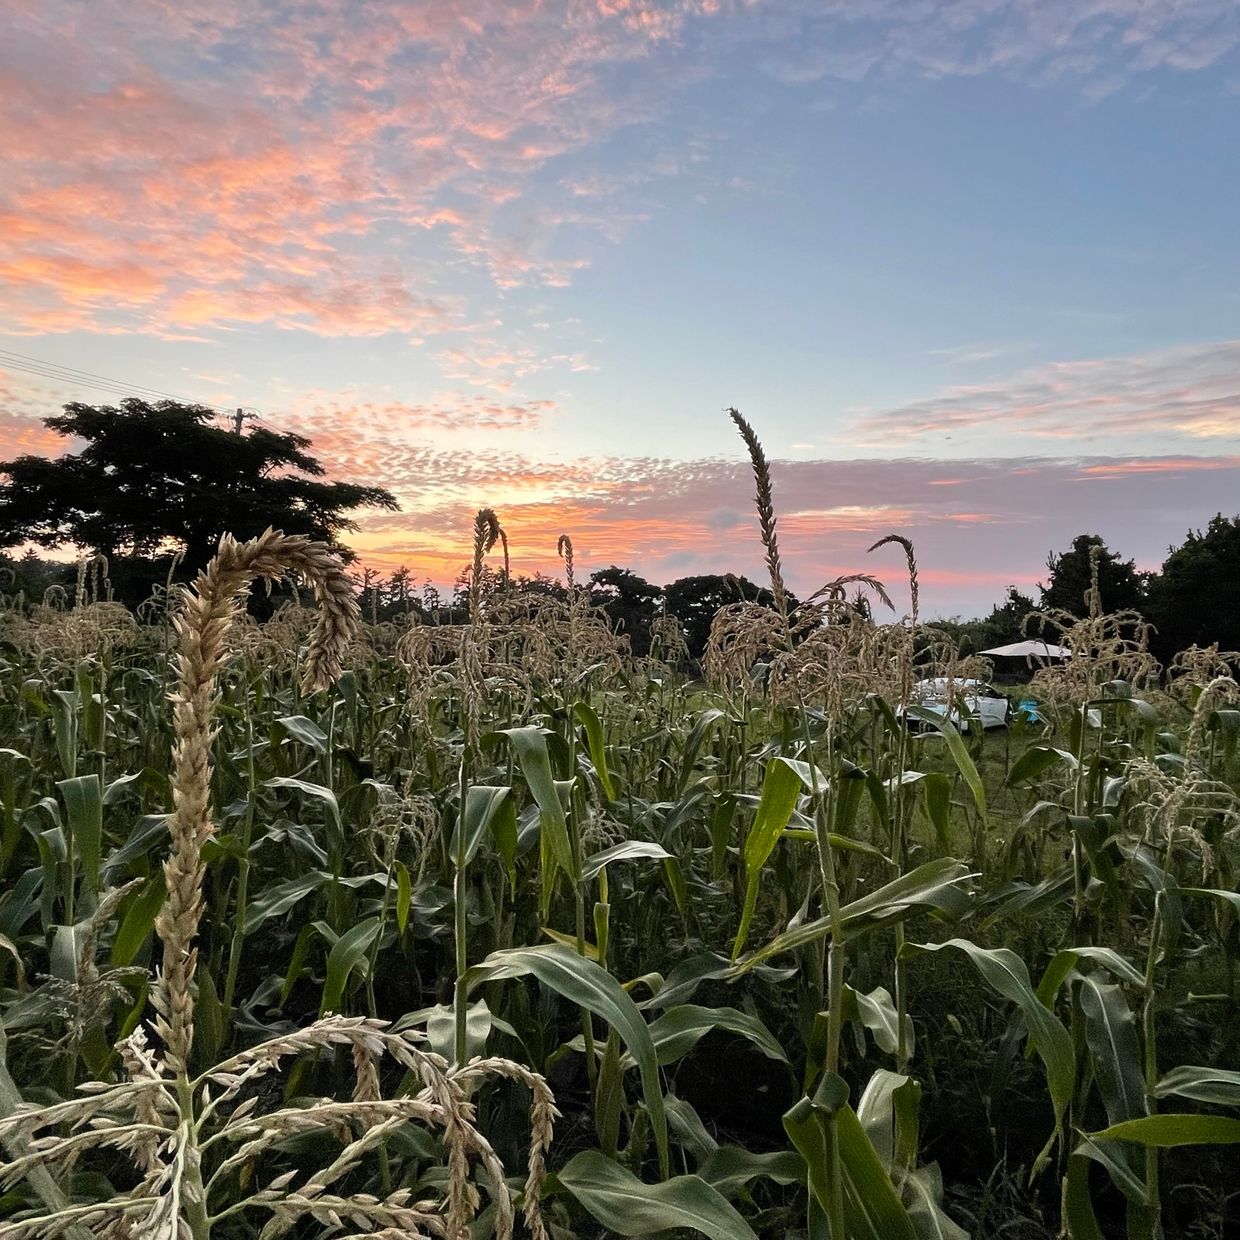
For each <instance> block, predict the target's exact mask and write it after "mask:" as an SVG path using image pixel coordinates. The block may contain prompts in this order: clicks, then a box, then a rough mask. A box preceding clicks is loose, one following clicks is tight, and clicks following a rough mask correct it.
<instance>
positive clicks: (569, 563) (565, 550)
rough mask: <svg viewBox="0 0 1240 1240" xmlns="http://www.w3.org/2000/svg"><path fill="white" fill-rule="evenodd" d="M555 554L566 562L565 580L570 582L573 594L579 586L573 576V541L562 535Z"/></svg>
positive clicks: (557, 542)
mask: <svg viewBox="0 0 1240 1240" xmlns="http://www.w3.org/2000/svg"><path fill="white" fill-rule="evenodd" d="M555 553H556V555H558V556H560V557H561V559H563V561H564V579H565V580H566V581H567V582H568V592H569V593H570V594H571V593H572V592H573V590H574V589H575V588H576V586H577V582H576V578H575V577H574V575H573V540H572V539H571V538H570V537H569V536H568V535H567V534H561V535H560V537H559V539H558V540H557V541H556V544H555Z"/></svg>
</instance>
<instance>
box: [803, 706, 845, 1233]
mask: <svg viewBox="0 0 1240 1240" xmlns="http://www.w3.org/2000/svg"><path fill="white" fill-rule="evenodd" d="M800 715H801V726H802V730H803V733H804V737H805V750H806V753H805V756H806V759H807V761H808V764H809V771H810V785H811V791H812V793H813V797H814V803H815V806H816V811H815V814H814V834H815V836H816V840H817V844H818V864H819V866H820V868H821V870H822V891H823V899H824V902H825V903H826V906H827V918H828V920H829V922H830V926H831V936H830V945H829V947H828V948H827V1055H826V1072H827V1075H828V1076H831V1075H835V1076H838V1075H839V1069H840V1041H841V1038H842V1035H843V1030H844V970H845V967H846V965H847V946H846V944H845V942H844V935H843V924H842V921H841V918H840V886H839V878H838V876H837V874H836V869H835V849H834V847H833V846H832V844H831V812H832V805H833V801H834V797H833V795H832V787H833V785H832V784H831V783H830V782H829V781H828V784H827V787H826V788H824V789H822V790H821V795H820V794H819V793H820V790H819V787H818V768H817V765H816V764H815V762H814V755H813V749H812V747H811V745H812V742H811V738H810V732H809V720H808V718H807V717H806V714H805V711H804V709H802V710H801V711H800ZM834 749H835V746H834V734H833V732H832V731H831V729H830V726H829V725H828V729H827V770H828V771H829V772H830V771H833V770H834V765H835V752H834ZM826 1138H827V1165H828V1169H829V1179H828V1183H829V1185H830V1197H829V1199H828V1202H827V1205H828V1210H827V1221H828V1224H829V1226H830V1229H831V1237H832V1240H837V1237H838V1238H840V1240H842V1238H843V1237H844V1235H845V1234H846V1233H845V1231H844V1169H843V1165H842V1163H841V1160H840V1143H839V1121H838V1118H837V1116H836V1113H835V1111H829V1112H828V1113H827V1131H826Z"/></svg>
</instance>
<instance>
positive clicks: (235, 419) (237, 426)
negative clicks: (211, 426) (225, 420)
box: [232, 409, 254, 435]
mask: <svg viewBox="0 0 1240 1240" xmlns="http://www.w3.org/2000/svg"><path fill="white" fill-rule="evenodd" d="M253 416H254V415H253V414H252V413H246V411H245V410H244V409H238V410H237V412H236V413H234V414H233V415H232V423H233V434H234V435H240V434H241V427H242V425H243V424H244V422H245V420H246V418H252V417H253Z"/></svg>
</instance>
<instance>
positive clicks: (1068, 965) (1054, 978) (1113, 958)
mask: <svg viewBox="0 0 1240 1240" xmlns="http://www.w3.org/2000/svg"><path fill="white" fill-rule="evenodd" d="M1079 960H1092V961H1093V962H1094V963H1095V964H1100V965H1102V967H1103V968H1104V969H1107V970H1109V971H1110V972H1111V973H1113V974H1114V975H1115V976H1116V977H1117V978H1119V979H1120V981H1123V982H1128V983H1129V984H1130V985H1133V986H1137V987H1144V985H1145V978H1144V977H1142V976H1141V974H1140V973H1139V972H1138V971H1137V969H1136V968H1135V967H1134V966H1133V965H1132V964H1130V963H1129V962H1128V961H1127V960H1125V959H1124V957H1123V956H1121V955H1120V954H1119V952H1117V951H1115V950H1114V949H1113V948H1110V947H1088V946H1086V947H1066V948H1064V949H1063V951H1060V952H1058V953H1056V955H1055V957H1054V959H1053V960H1052V961H1051V962H1050V964H1048V965H1047V966H1046V972H1045V973H1043V974H1042V980H1041V981H1040V982H1039V983H1038V998H1039V999H1040V1000H1041V1001H1042V1003H1043V1004H1044V1006H1046V1007H1048V1008H1049V1007H1053V1006H1054V1004H1055V996H1056V995H1057V994H1058V993H1059V988H1060V986H1062V985H1063V984H1064V982H1065V981H1066V980H1067V978H1068V974H1069V973H1071V972H1072V970H1073V969H1074V968H1076V965H1077V962H1078V961H1079Z"/></svg>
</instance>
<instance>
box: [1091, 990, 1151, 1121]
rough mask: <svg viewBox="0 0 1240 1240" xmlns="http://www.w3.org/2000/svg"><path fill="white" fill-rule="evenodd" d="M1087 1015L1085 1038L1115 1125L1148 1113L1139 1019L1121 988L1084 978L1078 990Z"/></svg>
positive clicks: (1111, 1119) (1103, 1096)
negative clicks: (1138, 1028) (1134, 1014)
mask: <svg viewBox="0 0 1240 1240" xmlns="http://www.w3.org/2000/svg"><path fill="white" fill-rule="evenodd" d="M1078 995H1079V1002H1080V1005H1081V1014H1082V1015H1083V1016H1084V1017H1085V1041H1086V1042H1087V1043H1088V1045H1089V1050H1090V1054H1091V1055H1092V1056H1093V1061H1094V1076H1095V1077H1096V1078H1097V1081H1098V1092H1099V1093H1100V1094H1101V1095H1102V1104H1103V1106H1105V1107H1106V1112H1107V1119H1108V1120H1110V1121H1111V1123H1112V1124H1117V1123H1119V1122H1120V1121H1122V1120H1128V1119H1135V1118H1136V1117H1137V1116H1139V1115H1144V1114H1145V1112H1146V1106H1145V1081H1144V1079H1143V1077H1142V1073H1141V1042H1140V1039H1139V1038H1138V1037H1137V1022H1136V1018H1135V1017H1134V1016H1133V1014H1132V1010H1131V1009H1130V1008H1129V1006H1128V1000H1127V999H1126V998H1125V997H1124V992H1123V991H1122V990H1121V989H1120V987H1118V986H1115V985H1111V984H1107V983H1104V982H1100V981H1099V980H1098V979H1097V978H1096V977H1095V976H1094V975H1093V974H1089V975H1087V976H1085V977H1083V978H1081V984H1080V990H1079V992H1078Z"/></svg>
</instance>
